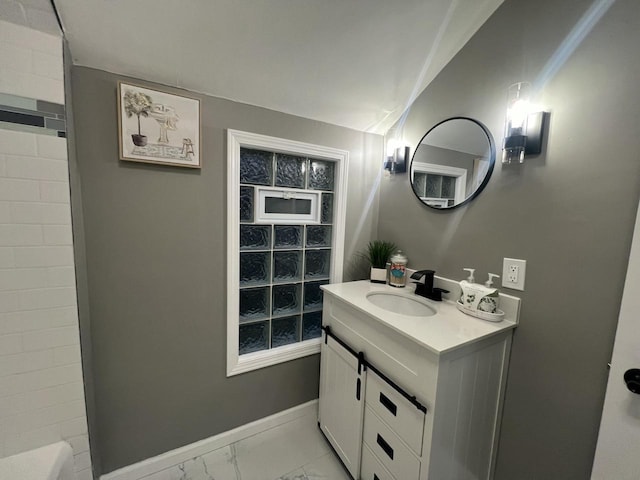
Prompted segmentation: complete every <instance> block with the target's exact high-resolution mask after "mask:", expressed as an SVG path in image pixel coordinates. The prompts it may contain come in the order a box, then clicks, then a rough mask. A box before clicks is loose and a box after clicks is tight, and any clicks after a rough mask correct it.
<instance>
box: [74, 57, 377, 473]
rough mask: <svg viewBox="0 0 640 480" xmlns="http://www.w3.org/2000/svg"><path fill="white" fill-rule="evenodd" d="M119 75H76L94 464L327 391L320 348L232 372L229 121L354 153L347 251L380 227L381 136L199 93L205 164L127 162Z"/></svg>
mask: <svg viewBox="0 0 640 480" xmlns="http://www.w3.org/2000/svg"><path fill="white" fill-rule="evenodd" d="M120 79H121V78H119V77H117V76H115V75H113V74H110V73H106V72H102V71H98V70H92V69H87V68H82V67H75V68H73V72H72V93H73V104H74V117H75V127H76V128H75V138H76V148H77V167H78V168H77V170H76V171H75V175H78V176H79V178H76V179H74V183H73V184H74V186H75V185H78V184H79V182H81V184H82V192H81V195H82V212H81V214H82V217H83V218H82V220H83V225H82V223H80V222H79V223H77V224H76V227H77V228H82V226H83V227H84V231H83V232H79V233H80V234H82V235H84V239H85V246H86V269H87V283H88V295H89V308H90V314H91V315H90V319H89V318H88V312H85V318H84V319H83V325H84V326H85V328H86V330H87V331H90V335H91V348H90V349H87V350H86V354H88V355H91V358H90V359H85V360H86V361H88V362H90V363H91V364H92V370H91V373H92V377H91V379H89V381H90V382H91V383H92V386H93V392H94V398H95V407H94V408H91V406H90V409H89V414H90V417H91V418H90V425H91V424H92V425H93V426H94V428H93V429H92V432H91V435H92V438H94V439H95V440H96V443H94V445H97V446H98V455H99V457H100V458H99V462H96V465H101V471H99V472H97V473H104V472H109V471H112V470H114V469H116V468H119V467H122V466H124V465H128V464H131V463H133V462H136V461H139V460H142V459H144V458H147V457H150V456H153V455H156V454H159V453H162V452H165V451H167V450H170V449H172V448H176V447H179V446H182V445H185V444H188V443H190V442H194V441H197V440H200V439H203V438H206V437H208V436H211V435H215V434H217V433H220V432H223V431H226V430H229V429H231V428H234V427H236V426H238V425H242V424H245V423H247V422H251V421H253V420H256V419H259V418H261V417H264V416H267V415H270V414H273V413H276V412H278V411H281V410H284V409H286V408H289V407H293V406H295V405H298V404H301V403H304V402H306V401H309V400H312V399H314V398H316V397H317V395H318V373H319V359H318V356H317V355H314V356H310V357H306V358H303V359H299V360H295V361H291V362H287V363H284V364H280V365H276V366H273V367H269V368H265V369H262V370H257V371H253V372H250V373H246V374H243V375H239V376H235V377H232V378H226V375H225V372H226V370H225V368H226V365H225V362H226V315H225V308H226V306H225V304H226V293H227V292H226V271H225V270H226V268H225V265H226V260H225V259H226V232H225V225H226V223H225V222H226V215H225V203H226V200H225V199H226V188H225V185H226V183H225V182H226V167H225V165H226V141H225V138H226V129H228V128H232V129H239V130H245V131H249V132H255V133H261V134H266V135H272V136H277V137H282V138H289V139H294V140H299V141H305V142H310V143H316V144H322V145H327V146H331V147H335V148H342V149H346V150H349V152H350V169H349V177H350V182H349V193H348V199H347V201H348V210H349V211H348V215H347V232H346V246H345V259H350V258H352V257H353V256H354V253H355V252H357V251H359V250H361V249H362V248H363V247H364V245H365V244H366V242H367V241H368V240H369V239H370V238H372V236H373V233H374V232H375V231H376V223H375V221H376V218H377V211H376V209H375V205H376V204H377V190H376V189H375V188H374V185H375V177H376V175H377V173H378V170H379V169H378V168H376V166H379V165H380V164H381V157H382V137H380V136H375V135H368V134H364V133H360V132H356V131H353V130H349V129H345V128H341V127H336V126H332V125H327V124H324V123H320V122H316V121H312V120H307V119H303V118H299V117H294V116H291V115H286V114H283V113H278V112H274V111H270V110H266V109H262V108H257V107H252V106H248V105H243V104H239V103H234V102H231V101H227V100H222V99H217V98H212V97H206V96H199V97H200V98H201V100H202V104H201V111H202V138H203V148H202V150H203V152H204V159H203V168H202V170H201V171H194V170H190V169H181V168H175V167H174V168H170V167H162V166H154V165H145V164H136V163H130V162H121V161H119V160H118V141H117V122H116V118H117V117H116V85H117V81H118V80H120ZM135 82H136V83H142V84H146V82H140V81H138V80H135ZM163 88H166V87H163ZM168 90H169V91H171V89H168ZM78 193H79V192H76V194H78ZM75 198H76V200H77V199H78V196H76V197H75ZM370 200H371V202H369V201H370ZM354 268H355V267H354V266H353V265H352V264H351V263H348V264H347V265H346V278H347V279H349V278H353V276H354V275H357V273H355V270H354ZM79 278H81V277H80V276H79ZM81 313H82V312H81ZM89 323H90V325H89ZM89 326H90V328H87V327H89ZM87 374H89V372H87Z"/></svg>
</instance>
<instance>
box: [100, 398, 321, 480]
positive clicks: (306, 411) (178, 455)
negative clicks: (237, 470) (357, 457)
mask: <svg viewBox="0 0 640 480" xmlns="http://www.w3.org/2000/svg"><path fill="white" fill-rule="evenodd" d="M307 415H315V416H317V415H318V400H312V401H310V402H307V403H303V404H302V405H298V406H297V407H293V408H290V409H288V410H284V411H282V412H279V413H276V414H274V415H270V416H268V417H265V418H261V419H260V420H256V421H255V422H251V423H247V424H246V425H242V426H240V427H237V428H234V429H233V430H229V431H227V432H223V433H220V434H218V435H215V436H213V437H209V438H205V439H204V440H200V441H199V442H195V443H192V444H190V445H185V446H184V447H180V448H176V449H175V450H170V451H168V452H165V453H163V454H160V455H157V456H155V457H151V458H147V459H146V460H143V461H141V462H138V463H134V464H133V465H129V466H127V467H123V468H120V469H118V470H115V471H113V472H110V473H107V474H106V475H101V476H100V480H139V479H141V478H142V477H145V476H147V475H151V474H153V473H157V472H160V471H162V470H165V469H167V468H171V467H173V466H175V465H179V464H181V463H183V462H186V461H187V460H190V459H192V458H194V457H198V456H201V455H204V454H206V453H209V452H212V451H214V450H217V449H219V448H223V447H226V446H228V445H231V444H232V443H235V442H238V441H240V440H242V439H244V438H247V437H251V436H253V435H256V434H258V433H261V432H264V431H265V430H269V429H270V428H273V427H277V426H278V425H284V424H285V423H288V422H291V421H293V420H296V419H298V418H301V417H305V416H307Z"/></svg>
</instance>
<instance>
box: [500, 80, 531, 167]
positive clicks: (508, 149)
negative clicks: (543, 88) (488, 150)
mask: <svg viewBox="0 0 640 480" xmlns="http://www.w3.org/2000/svg"><path fill="white" fill-rule="evenodd" d="M530 90H531V84H529V83H528V82H519V83H514V84H513V85H511V86H510V87H509V92H508V96H507V116H506V119H505V129H504V147H503V149H502V163H505V164H509V163H512V162H515V161H516V160H517V161H518V162H519V163H522V162H524V154H525V149H526V146H527V117H528V115H529V110H530Z"/></svg>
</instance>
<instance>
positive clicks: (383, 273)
mask: <svg viewBox="0 0 640 480" xmlns="http://www.w3.org/2000/svg"><path fill="white" fill-rule="evenodd" d="M371 281H372V282H373V283H387V269H386V268H374V267H371Z"/></svg>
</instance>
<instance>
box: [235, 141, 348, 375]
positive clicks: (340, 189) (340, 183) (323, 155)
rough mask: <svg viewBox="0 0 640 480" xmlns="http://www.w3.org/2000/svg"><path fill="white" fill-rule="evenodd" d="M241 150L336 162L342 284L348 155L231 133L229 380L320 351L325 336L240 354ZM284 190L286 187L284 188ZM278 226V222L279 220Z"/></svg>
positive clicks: (336, 248) (336, 236)
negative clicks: (321, 338) (231, 377)
mask: <svg viewBox="0 0 640 480" xmlns="http://www.w3.org/2000/svg"><path fill="white" fill-rule="evenodd" d="M240 147H247V148H257V149H262V150H267V151H271V152H279V153H288V154H293V155H301V156H306V157H311V158H314V159H320V160H328V161H332V162H335V182H334V187H335V188H334V190H333V222H332V227H333V228H332V244H331V250H332V255H331V274H330V276H329V281H330V282H331V283H336V282H341V281H342V269H343V260H344V235H345V222H346V201H347V196H346V195H347V172H348V171H349V152H348V151H346V150H340V149H337V148H331V147H324V146H320V145H314V144H311V143H304V142H297V141H294V140H287V139H283V138H277V137H269V136H266V135H259V134H256V133H249V132H242V131H239V130H227V280H228V284H227V376H228V377H230V376H233V375H238V374H241V373H245V372H249V371H252V370H256V369H259V368H264V367H268V366H270V365H276V364H278V363H282V362H287V361H289V360H293V359H296V358H302V357H306V356H308V355H313V354H315V353H319V352H320V338H315V339H312V340H305V341H302V342H298V343H294V344H291V345H284V346H282V347H276V348H272V349H269V350H261V351H258V352H253V353H248V354H245V355H240V354H239V339H238V335H239V331H240V330H239V329H240V320H239V318H240V311H239V310H240V306H239V301H240V272H239V270H240V265H239V262H240ZM280 190H282V189H280ZM278 222H279V221H278Z"/></svg>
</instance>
